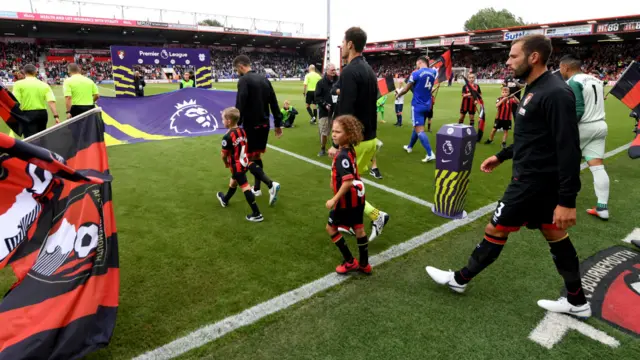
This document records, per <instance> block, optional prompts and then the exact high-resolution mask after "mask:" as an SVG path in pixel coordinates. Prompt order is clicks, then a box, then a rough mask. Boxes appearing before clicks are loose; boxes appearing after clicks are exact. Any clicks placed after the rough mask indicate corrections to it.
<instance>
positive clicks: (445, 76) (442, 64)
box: [431, 42, 453, 84]
mask: <svg viewBox="0 0 640 360" xmlns="http://www.w3.org/2000/svg"><path fill="white" fill-rule="evenodd" d="M452 50H453V42H452V43H451V45H450V46H449V49H448V50H447V51H445V52H444V53H443V54H442V55H440V56H439V57H438V58H437V59H435V60H434V61H433V63H431V67H432V68H434V69H436V70H438V76H436V84H437V83H444V82H447V81H451V80H453V59H452V58H451V54H452Z"/></svg>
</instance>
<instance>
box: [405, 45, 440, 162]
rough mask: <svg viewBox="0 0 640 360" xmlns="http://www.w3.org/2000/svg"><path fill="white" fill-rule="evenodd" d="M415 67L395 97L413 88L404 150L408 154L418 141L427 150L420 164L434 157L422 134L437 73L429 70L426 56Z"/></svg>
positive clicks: (421, 57) (430, 104) (425, 136)
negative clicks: (407, 143) (408, 129)
mask: <svg viewBox="0 0 640 360" xmlns="http://www.w3.org/2000/svg"><path fill="white" fill-rule="evenodd" d="M416 65H417V66H418V69H417V70H416V71H414V72H413V73H412V74H411V76H410V77H409V83H408V84H407V85H406V86H405V87H404V88H403V89H402V90H396V97H398V96H403V95H404V94H406V93H407V92H408V91H409V90H411V89H412V88H413V99H412V100H411V118H412V119H411V120H412V121H413V132H412V133H411V141H410V142H409V145H405V146H404V149H405V150H406V151H407V152H408V153H410V152H411V151H413V145H415V143H416V141H418V139H420V142H421V143H422V146H424V148H425V150H427V156H426V157H425V158H424V159H423V160H422V162H428V161H432V160H435V159H436V155H435V154H434V153H433V152H432V151H431V145H429V138H428V137H427V134H425V132H424V122H425V119H426V118H427V113H429V111H430V110H431V106H432V105H433V104H432V102H431V89H432V88H433V85H434V84H435V82H436V76H437V73H438V72H437V70H435V69H431V68H429V58H427V57H426V56H420V57H419V58H418V61H416Z"/></svg>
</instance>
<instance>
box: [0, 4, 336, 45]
mask: <svg viewBox="0 0 640 360" xmlns="http://www.w3.org/2000/svg"><path fill="white" fill-rule="evenodd" d="M2 36H4V37H12V36H15V37H29V38H39V39H52V40H55V39H61V40H68V41H90V42H92V43H96V42H98V43H100V42H104V43H110V44H113V43H131V42H144V43H177V44H196V45H197V44H203V45H232V46H234V45H235V46H238V47H242V46H260V47H274V48H276V47H286V48H295V47H300V48H306V47H309V46H313V45H319V44H324V43H326V38H322V37H317V36H313V35H306V34H292V33H285V32H279V31H264V30H250V29H240V28H228V27H218V26H202V25H193V24H171V23H163V22H156V21H136V20H122V19H106V18H92V17H79V16H67V15H47V14H32V13H18V12H7V11H0V37H2Z"/></svg>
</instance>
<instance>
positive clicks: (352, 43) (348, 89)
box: [329, 27, 389, 241]
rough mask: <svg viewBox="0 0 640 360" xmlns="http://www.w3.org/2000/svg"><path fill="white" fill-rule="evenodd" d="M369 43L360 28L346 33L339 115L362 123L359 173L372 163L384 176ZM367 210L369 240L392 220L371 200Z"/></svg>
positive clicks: (335, 150)
mask: <svg viewBox="0 0 640 360" xmlns="http://www.w3.org/2000/svg"><path fill="white" fill-rule="evenodd" d="M366 43H367V33H366V32H365V31H364V30H362V29H361V28H359V27H351V28H349V29H348V30H347V31H346V32H345V34H344V39H343V40H342V54H341V55H342V58H343V59H345V60H346V61H347V62H348V65H347V66H345V67H343V68H342V73H341V74H340V80H339V81H338V86H337V89H336V93H337V94H338V103H339V105H338V110H337V113H336V116H339V115H352V116H355V118H356V119H358V121H360V122H361V123H362V127H363V132H364V133H363V139H364V140H363V141H362V142H360V144H358V146H356V147H355V151H356V165H357V166H358V173H360V174H364V173H365V172H366V171H367V170H369V164H371V166H372V168H371V174H374V173H375V174H376V175H378V176H381V175H380V174H379V172H377V171H375V170H377V169H378V167H377V164H376V161H375V158H376V152H377V151H378V139H377V126H378V114H377V112H376V101H377V100H378V78H377V77H376V74H375V73H374V72H373V69H371V66H370V65H369V64H368V63H367V61H366V60H365V59H364V57H363V56H362V51H363V50H364V45H365V44H366ZM338 90H339V92H338ZM337 153H338V146H337V145H336V144H334V145H333V147H331V148H330V149H329V157H331V158H335V156H336V154H337ZM376 177H377V176H376ZM364 213H365V214H366V215H367V216H368V217H369V218H370V219H371V221H372V222H373V229H372V230H371V236H370V237H369V241H373V240H374V239H375V238H376V237H378V236H379V235H380V234H382V230H383V229H384V227H385V225H386V224H387V223H388V222H389V214H387V213H385V212H383V211H380V210H378V209H376V208H374V207H373V206H372V205H371V204H370V203H369V202H368V201H366V202H365V206H364Z"/></svg>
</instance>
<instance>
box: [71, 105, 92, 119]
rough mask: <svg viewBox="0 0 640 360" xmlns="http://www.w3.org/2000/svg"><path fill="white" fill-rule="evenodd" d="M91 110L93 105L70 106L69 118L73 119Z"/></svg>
mask: <svg viewBox="0 0 640 360" xmlns="http://www.w3.org/2000/svg"><path fill="white" fill-rule="evenodd" d="M93 108H95V105H71V109H69V112H70V113H71V117H74V116H78V115H80V114H82V113H83V112H86V111H89V110H91V109H93Z"/></svg>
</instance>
